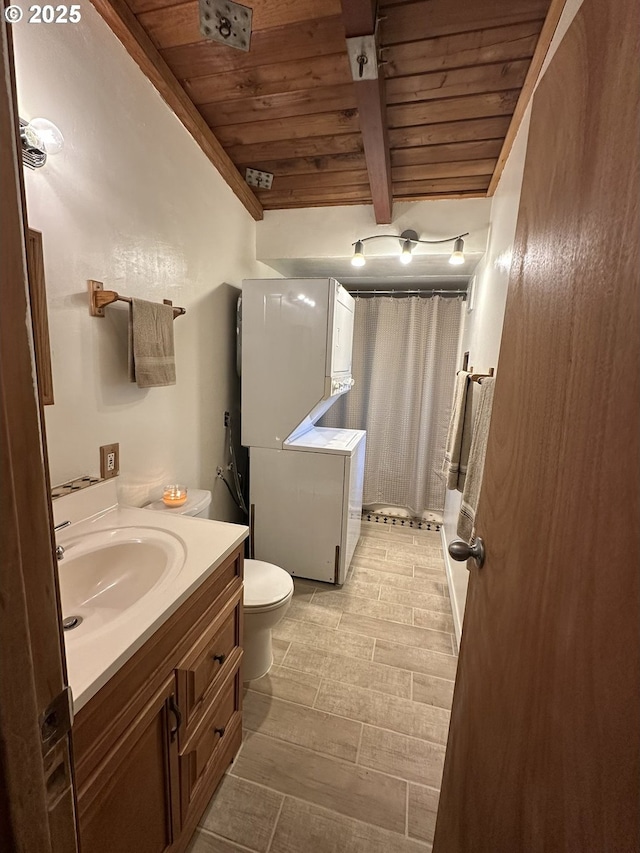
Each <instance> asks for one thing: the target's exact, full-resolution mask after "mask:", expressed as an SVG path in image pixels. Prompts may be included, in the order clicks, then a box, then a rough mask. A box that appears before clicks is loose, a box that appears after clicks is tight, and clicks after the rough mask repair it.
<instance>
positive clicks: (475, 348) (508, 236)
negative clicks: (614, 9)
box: [443, 0, 582, 641]
mask: <svg viewBox="0 0 640 853" xmlns="http://www.w3.org/2000/svg"><path fill="white" fill-rule="evenodd" d="M581 4H582V0H568V2H567V3H566V5H565V8H564V11H563V13H562V16H561V18H560V21H559V23H558V26H557V28H556V32H555V34H554V37H553V40H552V43H551V46H550V48H549V51H548V53H547V57H546V59H545V62H544V65H543V71H542V73H543V74H544V71H546V69H547V67H548V65H549V62H550V61H551V59H552V57H553V54H554V53H555V52H556V50H557V49H558V45H559V44H560V42H561V41H562V38H563V37H564V35H565V33H566V31H567V29H568V28H569V25H570V24H571V21H572V20H573V18H574V17H575V15H576V13H577V11H578V9H579V8H580V6H581ZM539 79H540V78H539ZM538 82H539V81H538ZM530 122H531V104H530V105H529V108H528V109H527V111H526V113H525V115H524V118H523V121H522V124H521V125H520V129H519V131H518V135H517V137H516V140H515V142H514V144H513V147H512V149H511V153H510V155H509V159H508V160H507V163H506V165H505V168H504V171H503V173H502V177H501V179H500V182H499V184H498V187H497V189H496V192H495V195H494V196H493V203H492V206H491V219H490V226H489V240H488V243H487V252H486V255H485V257H484V259H483V260H482V262H481V263H480V264H479V265H478V268H477V269H476V274H475V279H476V280H475V294H474V298H473V300H472V301H473V310H471V311H468V312H467V316H466V320H465V328H464V332H463V335H462V341H461V346H460V352H461V354H462V353H464V352H468V353H469V365H470V366H471V365H472V366H473V368H474V370H475V371H476V372H480V373H484V372H486V371H488V369H489V368H490V367H494V368H496V372H497V368H498V357H499V354H500V339H501V336H502V324H503V321H504V313H505V306H506V301H507V289H508V285H509V275H510V271H511V259H512V254H513V244H514V239H515V233H516V225H517V218H518V207H519V204H520V192H521V189H522V178H523V173H524V164H525V157H526V152H527V139H528V135H529V125H530ZM461 497H462V496H461V494H460V492H457V491H448V492H447V497H446V500H445V509H444V526H443V544H444V546H445V549H444V550H445V559H446V561H447V575H448V577H449V590H450V592H451V602H452V608H453V617H454V623H455V628H456V635H457V638H458V641H459V640H460V633H461V629H462V620H463V616H464V605H465V599H466V596H467V586H468V582H469V574H468V572H467V569H466V564H465V563H456V562H454V561H453V560H451V559H450V558H449V556H448V553H447V551H446V546H447V545H448V543H449V542H451V541H452V540H453V539H456V538H457V534H456V527H457V523H458V513H459V510H460V502H461Z"/></svg>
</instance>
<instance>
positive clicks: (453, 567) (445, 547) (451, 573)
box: [440, 524, 467, 650]
mask: <svg viewBox="0 0 640 853" xmlns="http://www.w3.org/2000/svg"><path fill="white" fill-rule="evenodd" d="M440 538H441V539H442V552H443V554H444V567H445V572H446V574H447V586H448V587H449V597H450V599H451V612H452V613H453V628H454V631H455V635H456V645H457V646H458V650H459V649H460V639H461V637H462V619H463V616H464V604H465V603H464V600H462V601H461V600H460V599H461V594H460V591H459V587H460V584H456V583H455V581H454V578H455V577H456V575H458V574H459V572H460V571H463V572H466V571H467V569H466V563H457V562H456V561H455V560H452V559H451V557H450V556H449V543H448V542H447V534H446V531H445V525H444V524H443V525H442V527H441V528H440ZM465 597H466V585H465Z"/></svg>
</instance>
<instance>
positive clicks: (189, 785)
mask: <svg viewBox="0 0 640 853" xmlns="http://www.w3.org/2000/svg"><path fill="white" fill-rule="evenodd" d="M241 706H242V681H241V673H240V669H239V667H236V669H235V671H234V672H231V673H230V674H229V676H228V677H227V678H226V680H225V681H224V683H223V684H222V686H221V688H220V690H219V691H218V693H216V695H215V697H214V698H213V701H212V703H211V705H210V706H209V707H208V709H207V711H206V713H205V715H204V717H203V718H202V720H201V722H200V725H199V726H198V727H197V729H196V731H195V732H194V734H193V736H192V737H191V739H190V740H189V741H188V743H187V744H186V746H185V748H184V749H183V750H182V751H181V753H180V788H181V793H182V802H181V809H182V819H183V821H187V820H188V817H189V812H190V810H193V808H194V807H195V806H196V805H198V804H199V803H200V802H201V801H203V800H204V802H206V801H207V800H208V798H209V797H210V796H211V794H212V793H213V791H214V790H215V787H216V785H217V784H218V782H219V780H220V779H221V777H222V775H223V773H224V771H225V770H226V768H227V766H228V765H229V763H230V762H231V760H232V758H233V756H234V755H235V753H236V751H237V749H238V747H239V745H240V742H241V740H242V724H241Z"/></svg>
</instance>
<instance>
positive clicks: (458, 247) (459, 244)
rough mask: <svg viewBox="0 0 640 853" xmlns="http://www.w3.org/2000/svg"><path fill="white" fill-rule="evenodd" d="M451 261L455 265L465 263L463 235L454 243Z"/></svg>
mask: <svg viewBox="0 0 640 853" xmlns="http://www.w3.org/2000/svg"><path fill="white" fill-rule="evenodd" d="M449 263H450V264H453V265H454V266H459V265H460V264H463V263H464V240H463V239H462V237H458V239H457V240H456V242H455V243H454V244H453V252H451V257H450V258H449Z"/></svg>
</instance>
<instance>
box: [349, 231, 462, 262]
mask: <svg viewBox="0 0 640 853" xmlns="http://www.w3.org/2000/svg"><path fill="white" fill-rule="evenodd" d="M468 234H469V232H468V231H467V232H466V233H464V234H457V235H456V236H455V237H445V238H444V239H443V240H420V239H419V237H418V235H417V233H416V232H415V231H403V232H402V234H372V235H371V237H361V238H360V239H359V240H356V241H355V243H352V244H351V245H352V246H353V257H352V258H351V263H352V265H353V266H354V267H363V266H364V265H365V263H366V260H365V257H364V244H365V243H366V242H367V241H368V240H378V239H381V238H383V237H385V238H392V239H394V240H398V241H399V242H400V263H402V264H409V263H411V260H412V258H413V250H414V248H415V247H416V246H417V245H418V243H424V244H427V245H430V246H433V245H436V244H438V243H453V252H452V253H451V257H450V258H449V263H450V264H463V263H464V240H463V239H462V238H463V237H467V236H468Z"/></svg>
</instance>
